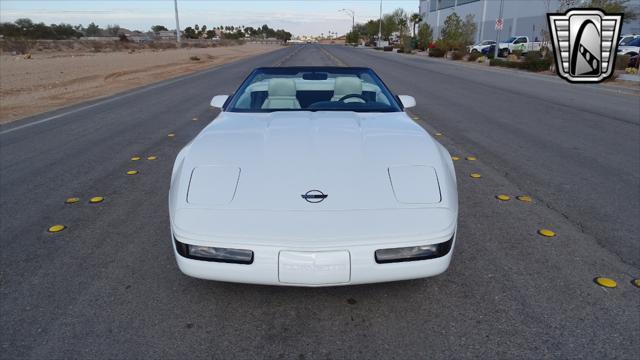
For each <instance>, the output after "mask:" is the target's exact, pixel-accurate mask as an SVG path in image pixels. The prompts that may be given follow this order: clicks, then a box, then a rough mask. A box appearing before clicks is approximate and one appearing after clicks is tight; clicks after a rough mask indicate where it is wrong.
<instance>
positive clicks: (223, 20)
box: [0, 0, 419, 35]
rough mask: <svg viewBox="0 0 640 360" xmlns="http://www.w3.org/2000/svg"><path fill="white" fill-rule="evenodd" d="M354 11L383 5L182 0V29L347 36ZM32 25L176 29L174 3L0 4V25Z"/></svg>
mask: <svg viewBox="0 0 640 360" xmlns="http://www.w3.org/2000/svg"><path fill="white" fill-rule="evenodd" d="M418 3H419V1H418V0H384V1H382V11H383V13H388V12H391V11H393V10H394V9H396V8H399V7H400V8H404V9H405V10H406V11H407V12H409V13H413V12H417V11H418ZM343 8H346V9H350V10H353V11H354V12H355V21H356V23H358V22H366V21H367V20H370V19H377V18H378V16H379V12H380V1H379V0H351V1H339V0H178V11H179V14H180V27H181V28H182V29H184V28H185V27H187V26H193V25H194V24H199V25H200V26H202V25H203V24H205V25H207V27H208V28H212V27H214V26H219V25H245V26H253V27H257V26H261V25H262V24H265V23H266V24H267V25H269V27H272V28H276V29H279V28H281V29H285V30H287V31H290V32H291V33H293V34H294V35H320V34H321V33H324V34H325V35H326V34H327V33H328V32H329V31H331V32H337V33H338V34H344V33H345V32H347V31H349V29H350V27H351V15H347V14H346V13H345V12H341V11H339V10H340V9H343ZM25 17H26V18H30V19H31V20H33V21H34V22H44V23H46V24H52V23H56V24H58V23H70V24H73V25H76V24H83V25H85V26H86V25H87V24H88V23H90V22H95V23H96V24H98V25H100V26H101V27H106V26H107V25H108V24H118V25H120V27H124V28H127V29H130V30H143V31H146V30H148V29H149V28H151V26H153V25H164V26H166V27H167V28H169V29H174V28H175V18H174V5H173V0H129V1H126V0H107V1H96V0H85V1H77V0H66V1H65V0H57V1H56V0H44V1H42V0H38V1H36V0H20V1H17V0H0V21H2V22H6V21H9V22H12V21H14V20H16V19H18V18H25Z"/></svg>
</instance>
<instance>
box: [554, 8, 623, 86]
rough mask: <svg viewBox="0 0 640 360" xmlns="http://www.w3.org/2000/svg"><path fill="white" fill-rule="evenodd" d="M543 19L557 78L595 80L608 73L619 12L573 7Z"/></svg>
mask: <svg viewBox="0 0 640 360" xmlns="http://www.w3.org/2000/svg"><path fill="white" fill-rule="evenodd" d="M547 18H548V20H549V29H550V30H551V38H552V40H553V50H554V53H555V58H556V69H557V71H558V75H560V77H562V78H563V79H565V80H567V81H569V82H572V83H597V82H601V81H603V80H605V79H607V78H608V77H609V76H611V74H612V73H613V70H614V62H615V56H616V52H617V50H618V45H617V42H618V35H619V33H620V27H621V26H622V14H605V13H603V12H602V11H601V10H599V9H574V10H570V11H568V12H567V13H565V14H547Z"/></svg>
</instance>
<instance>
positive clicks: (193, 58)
mask: <svg viewBox="0 0 640 360" xmlns="http://www.w3.org/2000/svg"><path fill="white" fill-rule="evenodd" d="M189 60H191V61H200V58H199V57H197V56H191V57H190V58H189Z"/></svg>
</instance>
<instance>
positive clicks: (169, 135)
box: [167, 133, 176, 137]
mask: <svg viewBox="0 0 640 360" xmlns="http://www.w3.org/2000/svg"><path fill="white" fill-rule="evenodd" d="M167 136H168V137H175V136H176V134H174V133H169V134H168V135H167Z"/></svg>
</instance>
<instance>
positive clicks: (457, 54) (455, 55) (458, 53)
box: [451, 50, 465, 60]
mask: <svg viewBox="0 0 640 360" xmlns="http://www.w3.org/2000/svg"><path fill="white" fill-rule="evenodd" d="M464 55H465V52H464V51H462V50H455V51H452V52H451V60H462V58H464Z"/></svg>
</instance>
